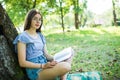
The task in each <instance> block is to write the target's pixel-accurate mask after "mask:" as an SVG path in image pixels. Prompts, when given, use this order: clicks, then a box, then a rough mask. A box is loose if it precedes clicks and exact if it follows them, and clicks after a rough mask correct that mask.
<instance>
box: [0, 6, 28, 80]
mask: <svg viewBox="0 0 120 80" xmlns="http://www.w3.org/2000/svg"><path fill="white" fill-rule="evenodd" d="M17 35H18V32H17V30H16V29H15V27H14V25H13V23H12V21H11V20H10V18H9V16H8V14H7V13H6V11H5V9H4V8H3V7H2V5H1V4H0V80H28V79H27V77H26V74H25V73H24V69H22V68H20V67H19V64H18V61H17V54H16V53H15V51H14V45H13V40H14V39H15V37H16V36H17Z"/></svg>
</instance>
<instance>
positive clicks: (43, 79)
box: [38, 62, 71, 80]
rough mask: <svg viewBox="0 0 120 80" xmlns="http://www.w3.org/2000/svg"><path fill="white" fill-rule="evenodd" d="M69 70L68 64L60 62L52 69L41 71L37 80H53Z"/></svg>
mask: <svg viewBox="0 0 120 80" xmlns="http://www.w3.org/2000/svg"><path fill="white" fill-rule="evenodd" d="M70 70H71V65H70V64H69V63H68V62H60V63H58V64H56V66H55V67H53V68H48V69H43V70H42V71H41V72H40V73H39V76H38V80H54V79H55V78H56V77H57V76H62V75H65V74H66V73H67V72H69V71H70Z"/></svg>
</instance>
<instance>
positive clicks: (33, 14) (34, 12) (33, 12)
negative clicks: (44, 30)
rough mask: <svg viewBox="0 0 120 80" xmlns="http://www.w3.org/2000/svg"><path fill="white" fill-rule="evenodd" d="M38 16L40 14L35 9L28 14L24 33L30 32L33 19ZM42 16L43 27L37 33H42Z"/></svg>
mask: <svg viewBox="0 0 120 80" xmlns="http://www.w3.org/2000/svg"><path fill="white" fill-rule="evenodd" d="M36 14H40V12H39V11H37V10H35V9H32V10H30V11H29V12H28V14H27V16H26V19H25V23H24V31H25V30H28V29H30V26H31V21H32V18H33V17H34V16H35V15H36ZM40 16H41V25H40V28H38V29H37V30H36V32H41V27H42V24H43V19H42V15H41V14H40Z"/></svg>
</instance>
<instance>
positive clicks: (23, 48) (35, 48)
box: [13, 9, 72, 80]
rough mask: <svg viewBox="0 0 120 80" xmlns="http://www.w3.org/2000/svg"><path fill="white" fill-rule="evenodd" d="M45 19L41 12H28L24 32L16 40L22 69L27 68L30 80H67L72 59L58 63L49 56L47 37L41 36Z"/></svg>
mask: <svg viewBox="0 0 120 80" xmlns="http://www.w3.org/2000/svg"><path fill="white" fill-rule="evenodd" d="M42 23H43V19H42V15H41V14H40V12H38V11H37V10H35V9H32V10H30V11H29V12H28V14H27V16H26V19H25V24H24V31H23V32H22V33H21V34H19V35H18V36H17V37H16V39H15V40H14V42H13V43H14V44H15V46H16V50H17V53H18V61H19V64H20V66H21V67H24V68H26V72H27V75H28V78H29V79H30V80H55V78H56V77H60V79H61V80H66V73H68V72H69V71H70V70H71V61H72V57H71V58H69V59H67V60H65V61H63V62H59V63H58V62H56V61H54V60H53V57H52V56H51V55H50V54H48V52H47V48H46V41H45V37H44V36H43V35H42V34H41V27H42Z"/></svg>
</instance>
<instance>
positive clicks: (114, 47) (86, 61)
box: [44, 27, 120, 80]
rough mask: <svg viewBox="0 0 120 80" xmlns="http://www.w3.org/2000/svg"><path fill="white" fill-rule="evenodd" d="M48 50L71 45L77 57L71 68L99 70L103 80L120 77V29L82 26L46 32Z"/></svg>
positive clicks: (113, 79) (115, 79)
mask: <svg viewBox="0 0 120 80" xmlns="http://www.w3.org/2000/svg"><path fill="white" fill-rule="evenodd" d="M44 34H45V36H46V40H47V47H48V52H49V53H51V54H52V55H53V54H55V53H56V52H58V51H60V50H62V49H64V48H66V47H69V46H72V47H73V49H74V50H75V57H74V59H73V63H72V71H71V73H73V72H76V71H81V70H82V71H100V72H101V73H102V77H103V78H104V80H117V79H120V28H119V27H118V28H117V27H106V28H102V27H101V28H83V29H79V30H72V31H70V32H65V33H62V32H60V30H58V29H57V30H52V31H51V30H49V31H48V32H47V31H44Z"/></svg>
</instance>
